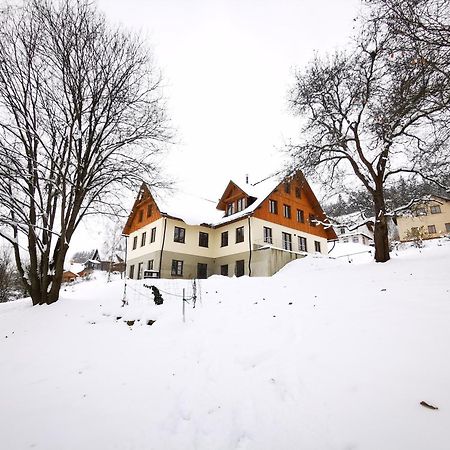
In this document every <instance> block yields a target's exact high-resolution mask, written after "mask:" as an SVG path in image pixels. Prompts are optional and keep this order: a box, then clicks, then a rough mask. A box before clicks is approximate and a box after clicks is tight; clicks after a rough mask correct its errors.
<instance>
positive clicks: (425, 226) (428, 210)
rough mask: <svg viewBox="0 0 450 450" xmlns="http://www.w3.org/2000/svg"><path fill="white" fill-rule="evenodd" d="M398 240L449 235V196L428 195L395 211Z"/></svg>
mask: <svg viewBox="0 0 450 450" xmlns="http://www.w3.org/2000/svg"><path fill="white" fill-rule="evenodd" d="M397 226H398V232H399V235H400V241H402V242H405V241H412V240H415V239H418V238H420V239H433V238H437V237H442V236H445V235H450V198H448V197H443V196H440V195H429V196H426V197H423V198H421V199H418V200H415V201H413V202H411V203H410V205H408V207H404V208H400V212H397Z"/></svg>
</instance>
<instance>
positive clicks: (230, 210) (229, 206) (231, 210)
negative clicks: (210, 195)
mask: <svg viewBox="0 0 450 450" xmlns="http://www.w3.org/2000/svg"><path fill="white" fill-rule="evenodd" d="M232 214H234V203H228V204H227V216H231V215H232Z"/></svg>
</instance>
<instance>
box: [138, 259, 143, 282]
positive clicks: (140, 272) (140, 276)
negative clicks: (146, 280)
mask: <svg viewBox="0 0 450 450" xmlns="http://www.w3.org/2000/svg"><path fill="white" fill-rule="evenodd" d="M143 265H144V263H142V262H140V263H139V264H138V273H137V279H138V280H140V279H141V278H142V266H143Z"/></svg>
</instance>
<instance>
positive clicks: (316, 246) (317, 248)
mask: <svg viewBox="0 0 450 450" xmlns="http://www.w3.org/2000/svg"><path fill="white" fill-rule="evenodd" d="M314 250H315V251H316V252H318V253H320V242H319V241H314Z"/></svg>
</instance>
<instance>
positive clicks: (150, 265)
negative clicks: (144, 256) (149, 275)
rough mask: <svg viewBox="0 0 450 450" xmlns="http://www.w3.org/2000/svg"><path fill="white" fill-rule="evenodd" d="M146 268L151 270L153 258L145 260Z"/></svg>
mask: <svg viewBox="0 0 450 450" xmlns="http://www.w3.org/2000/svg"><path fill="white" fill-rule="evenodd" d="M147 270H153V259H149V260H148V261H147Z"/></svg>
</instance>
